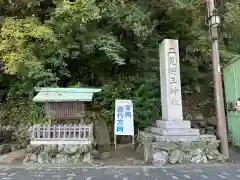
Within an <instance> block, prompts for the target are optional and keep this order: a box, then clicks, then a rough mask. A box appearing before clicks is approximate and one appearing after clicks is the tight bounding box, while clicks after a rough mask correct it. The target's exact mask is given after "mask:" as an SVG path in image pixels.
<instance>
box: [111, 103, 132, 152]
mask: <svg viewBox="0 0 240 180" xmlns="http://www.w3.org/2000/svg"><path fill="white" fill-rule="evenodd" d="M117 135H121V136H125V135H127V136H132V145H133V148H134V123H133V103H132V101H131V100H120V99H117V100H115V121H114V145H115V150H116V148H117Z"/></svg>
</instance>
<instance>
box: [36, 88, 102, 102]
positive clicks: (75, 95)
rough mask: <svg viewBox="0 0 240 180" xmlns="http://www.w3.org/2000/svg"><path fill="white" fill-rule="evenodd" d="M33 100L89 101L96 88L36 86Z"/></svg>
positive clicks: (97, 90)
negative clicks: (36, 92)
mask: <svg viewBox="0 0 240 180" xmlns="http://www.w3.org/2000/svg"><path fill="white" fill-rule="evenodd" d="M36 91H38V94H37V95H36V96H35V97H34V98H33V101H34V102H90V101H92V97H93V94H94V93H97V92H100V91H101V89H97V88H36Z"/></svg>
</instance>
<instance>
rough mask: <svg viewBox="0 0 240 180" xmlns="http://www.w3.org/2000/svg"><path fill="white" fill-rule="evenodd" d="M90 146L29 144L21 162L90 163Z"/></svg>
mask: <svg viewBox="0 0 240 180" xmlns="http://www.w3.org/2000/svg"><path fill="white" fill-rule="evenodd" d="M91 151H92V146H91V145H78V144H61V145H29V146H28V147H27V151H26V155H25V158H24V160H23V163H24V164H26V163H39V164H68V163H70V164H75V163H77V164H80V163H91V160H92V155H91Z"/></svg>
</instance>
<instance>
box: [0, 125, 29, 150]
mask: <svg viewBox="0 0 240 180" xmlns="http://www.w3.org/2000/svg"><path fill="white" fill-rule="evenodd" d="M29 142H30V138H29V126H24V125H19V126H12V125H8V126H0V154H5V153H9V152H11V151H15V150H17V149H22V148H26V147H27V145H28V144H29Z"/></svg>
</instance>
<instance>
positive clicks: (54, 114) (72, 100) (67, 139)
mask: <svg viewBox="0 0 240 180" xmlns="http://www.w3.org/2000/svg"><path fill="white" fill-rule="evenodd" d="M36 91H38V94H37V95H36V96H35V97H34V98H33V101H34V102H38V103H44V104H45V112H46V117H47V118H49V119H57V120H63V123H62V124H50V123H49V124H34V125H33V131H32V138H31V144H90V143H92V141H93V124H92V123H91V124H85V123H83V121H82V123H80V124H65V123H64V120H76V119H79V120H80V121H81V120H83V118H84V117H85V103H86V102H91V101H92V97H93V94H94V93H97V92H100V91H101V89H95V88H37V89H36Z"/></svg>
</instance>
